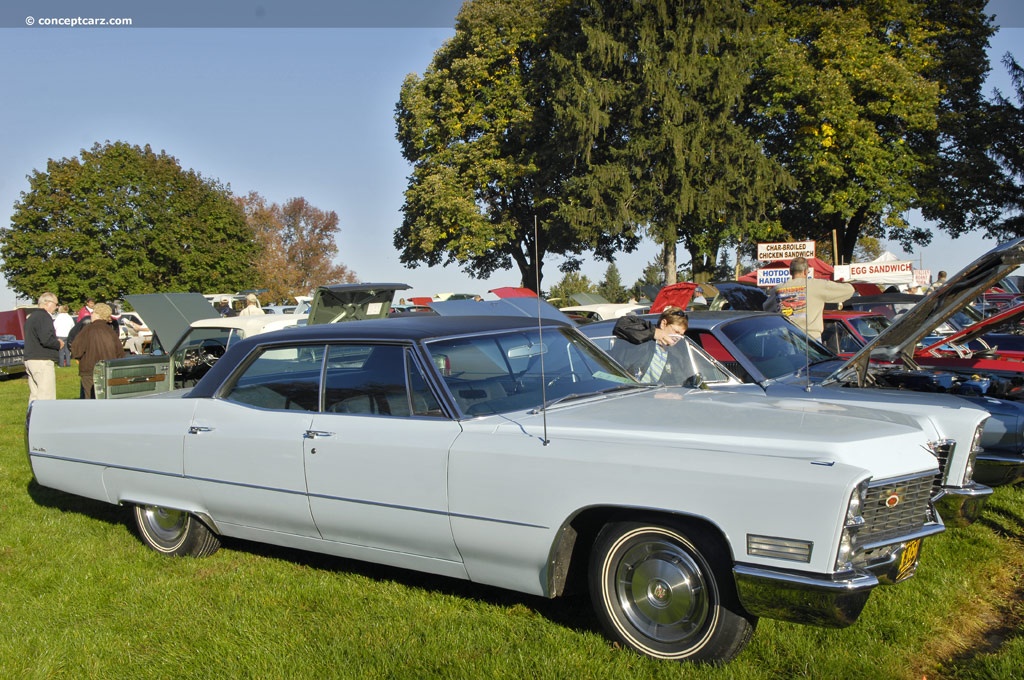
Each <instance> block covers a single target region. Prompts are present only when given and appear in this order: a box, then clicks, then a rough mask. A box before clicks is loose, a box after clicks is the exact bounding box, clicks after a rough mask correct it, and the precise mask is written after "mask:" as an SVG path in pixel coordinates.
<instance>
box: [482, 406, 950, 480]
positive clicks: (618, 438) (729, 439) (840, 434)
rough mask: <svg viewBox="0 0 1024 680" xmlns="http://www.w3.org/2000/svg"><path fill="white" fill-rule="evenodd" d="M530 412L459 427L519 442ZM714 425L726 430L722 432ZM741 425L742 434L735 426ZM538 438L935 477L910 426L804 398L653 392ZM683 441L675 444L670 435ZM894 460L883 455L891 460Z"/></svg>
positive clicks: (560, 411)
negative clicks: (928, 472) (739, 454)
mask: <svg viewBox="0 0 1024 680" xmlns="http://www.w3.org/2000/svg"><path fill="white" fill-rule="evenodd" d="M542 420H543V417H542V415H540V414H537V413H536V412H534V411H530V412H527V414H526V415H524V416H522V417H519V418H516V417H512V418H510V417H509V414H502V415H498V416H485V417H483V418H478V419H474V420H472V421H464V422H463V426H464V427H465V428H467V430H468V429H473V430H476V429H477V428H480V430H481V431H485V432H493V431H498V432H507V433H508V434H510V435H513V436H521V434H522V432H523V429H524V427H525V428H526V430H527V431H536V430H538V429H541V428H543V423H542ZM723 423H733V424H734V426H733V427H729V428H723ZM737 423H742V425H741V426H740V425H735V424H737ZM546 424H547V439H548V440H550V441H551V442H552V444H554V445H558V444H560V443H561V442H565V441H569V440H573V441H575V442H581V441H582V442H586V441H595V442H601V443H613V444H621V445H622V451H623V455H629V456H639V455H642V452H643V451H645V450H652V449H653V450H659V449H664V447H679V448H680V449H684V448H685V449H687V450H691V451H692V450H697V449H703V450H704V451H708V452H722V453H725V452H737V451H740V452H743V454H742V455H748V456H769V457H784V458H788V459H803V460H806V461H808V462H812V461H816V462H818V463H819V464H825V465H827V464H829V463H831V462H840V463H844V464H848V465H851V466H855V467H859V468H862V469H867V470H870V471H871V473H872V474H873V475H874V476H875V477H877V478H884V477H896V476H900V475H905V474H913V473H918V472H921V471H923V470H926V469H933V470H934V469H936V465H937V463H936V459H935V457H934V456H933V455H932V454H930V453H928V452H926V450H925V447H924V446H923V444H924V442H925V441H926V440H927V435H926V434H925V432H924V431H923V430H922V429H921V428H920V426H919V425H918V423H917V422H916V419H915V418H913V417H911V416H909V415H906V414H903V413H896V412H886V411H881V410H876V409H873V408H863V407H859V406H854V405H847V404H834V403H824V402H815V401H814V400H811V399H788V398H780V399H775V398H771V397H765V396H763V395H748V394H742V393H739V392H733V391H729V390H722V391H717V390H688V389H683V388H661V389H656V390H648V391H644V392H634V393H630V394H623V395H619V396H615V397H611V398H606V399H596V400H589V401H576V402H562V403H561V404H559V405H557V406H554V407H551V408H548V409H547V415H546ZM681 432H685V433H686V434H685V436H682V435H681V434H680V433H681ZM897 450H898V451H901V452H902V455H893V451H897Z"/></svg>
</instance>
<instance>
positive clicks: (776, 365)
mask: <svg viewBox="0 0 1024 680" xmlns="http://www.w3.org/2000/svg"><path fill="white" fill-rule="evenodd" d="M722 332H723V333H724V334H725V336H726V337H727V338H729V340H731V341H732V342H733V344H734V345H736V348H737V349H738V350H739V351H740V352H742V353H743V354H744V355H746V357H747V359H748V360H749V361H750V363H752V364H753V365H754V367H755V368H757V370H758V371H759V372H760V373H761V375H763V376H764V377H765V378H769V379H775V378H780V377H782V376H785V375H789V374H791V373H796V372H797V371H801V370H803V369H804V368H805V367H806V366H807V365H809V364H816V363H818V362H821V361H828V360H830V359H834V358H835V357H834V356H833V355H832V353H831V352H829V351H828V350H827V349H825V347H823V346H822V345H820V344H818V343H817V342H815V341H813V340H811V339H810V338H808V337H807V336H806V335H804V333H803V331H801V330H800V329H799V328H797V327H796V326H794V325H793V324H791V323H789V322H788V321H786V320H785V319H783V318H782V317H777V316H760V315H759V316H756V317H750V318H746V319H740V320H738V321H735V322H733V323H730V324H726V325H725V326H724V327H723V328H722Z"/></svg>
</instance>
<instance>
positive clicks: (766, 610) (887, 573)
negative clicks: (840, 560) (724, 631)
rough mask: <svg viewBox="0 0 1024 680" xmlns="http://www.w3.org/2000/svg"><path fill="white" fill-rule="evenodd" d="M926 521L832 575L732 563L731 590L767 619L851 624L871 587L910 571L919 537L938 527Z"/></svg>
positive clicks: (913, 568)
mask: <svg viewBox="0 0 1024 680" xmlns="http://www.w3.org/2000/svg"><path fill="white" fill-rule="evenodd" d="M943 529H944V527H943V526H942V525H928V526H926V527H924V528H922V529H921V530H919V531H917V532H915V534H914V535H912V536H907V537H905V540H903V541H902V542H899V543H893V544H890V546H888V547H886V549H885V550H884V555H880V556H879V557H877V558H875V559H873V560H872V561H871V562H870V564H869V565H867V566H864V567H860V568H855V569H852V570H850V571H847V572H843V573H841V574H835V575H832V576H826V575H820V574H808V573H806V572H796V571H789V570H784V569H772V568H770V567H760V566H753V565H748V564H737V565H735V566H734V567H733V570H732V571H733V576H734V578H735V580H736V593H737V595H738V596H739V599H740V604H742V605H743V608H744V609H746V610H747V612H749V613H751V614H753V615H755V616H763V617H765V618H768V619H777V620H779V621H788V622H790V623H803V624H809V625H814V626H823V627H827V628H845V627H846V626H849V625H851V624H852V623H854V622H855V621H856V620H857V618H858V617H859V616H860V613H861V610H863V609H864V605H865V604H866V603H867V601H868V596H869V595H871V590H872V589H873V588H875V586H879V585H890V584H893V583H898V582H900V581H903V580H905V579H907V578H910V577H911V576H913V575H914V572H915V571H916V569H917V560H918V558H919V556H920V548H921V541H922V540H923V539H924V537H925V536H930V535H932V534H936V533H939V532H940V531H943Z"/></svg>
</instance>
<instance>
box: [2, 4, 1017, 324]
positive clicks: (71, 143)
mask: <svg viewBox="0 0 1024 680" xmlns="http://www.w3.org/2000/svg"><path fill="white" fill-rule="evenodd" d="M206 4H207V3H203V2H199V0H182V1H181V2H178V3H167V6H165V7H161V8H159V12H160V13H159V14H156V13H155V12H157V10H155V9H152V8H147V9H144V10H142V11H140V10H139V5H140V3H137V2H128V1H127V0H122V1H118V0H78V1H77V2H74V1H71V0H63V1H57V2H50V3H41V2H38V1H36V2H30V1H29V0H13V1H12V0H8V2H5V6H4V7H3V8H2V9H0V63H2V64H3V65H4V66H3V68H2V69H0V92H3V93H4V100H5V105H4V106H2V107H0V129H2V130H3V131H4V133H3V136H2V137H0V140H2V141H0V218H2V219H5V220H6V219H9V217H8V216H9V215H10V214H11V213H12V212H13V206H14V203H15V202H16V201H17V200H18V199H19V196H20V194H21V192H23V191H27V190H28V181H27V179H26V177H27V175H29V174H30V173H31V172H32V171H33V170H36V169H40V170H41V169H44V168H45V166H46V162H47V160H48V159H51V158H55V159H56V158H65V157H71V156H75V155H77V154H78V153H79V152H80V150H81V149H83V148H86V149H87V148H90V147H91V146H92V145H93V144H94V143H96V142H104V141H106V140H110V141H115V140H122V141H126V142H128V143H131V144H138V145H145V144H149V145H151V146H152V147H153V148H154V149H156V150H164V151H166V152H167V153H169V154H171V155H172V156H174V157H176V158H177V159H178V160H179V162H180V163H181V165H182V166H183V167H185V168H191V169H194V170H196V171H198V172H200V173H202V174H203V175H204V176H206V177H211V178H216V179H218V180H220V181H222V182H224V183H226V184H229V185H230V186H231V189H232V190H233V191H234V192H235V193H236V194H245V193H248V192H249V191H256V192H258V193H259V194H261V195H263V196H264V197H265V198H267V199H268V200H269V201H273V202H277V203H281V202H284V201H287V200H288V199H289V198H292V197H296V196H303V197H305V198H306V199H307V200H309V201H310V202H311V203H312V204H313V205H315V206H316V207H318V208H320V209H323V210H333V211H335V212H337V213H338V216H339V218H340V227H341V231H340V235H339V237H338V247H339V256H338V260H339V261H340V262H341V263H343V264H345V265H346V266H348V267H349V268H350V269H352V270H353V271H354V272H355V273H356V275H357V276H358V277H359V278H360V279H361V280H363V281H403V282H406V283H408V284H410V285H411V286H412V287H413V290H412V291H410V293H411V294H414V295H432V294H434V293H438V292H454V291H458V292H480V293H484V292H485V291H486V290H488V289H490V288H495V287H498V286H506V285H518V283H519V275H518V271H517V270H515V269H513V270H510V271H508V272H499V273H496V274H495V275H493V276H492V277H491V278H490V279H489V280H486V281H479V280H474V279H471V278H469V277H468V276H467V275H465V274H463V273H462V272H461V271H459V270H458V269H457V268H456V267H449V268H446V269H443V268H426V267H419V268H417V269H406V268H404V267H402V265H401V264H400V263H399V261H398V253H397V251H396V250H395V249H394V247H393V246H392V234H393V232H394V229H395V228H396V227H397V226H398V225H399V224H400V221H401V215H400V209H401V205H402V193H403V191H404V189H405V186H406V177H407V175H408V173H409V167H408V165H407V163H406V162H405V161H404V159H402V157H401V153H400V150H399V146H398V143H397V142H396V141H395V127H394V119H393V114H394V106H395V102H396V101H397V99H398V92H399V87H400V85H401V82H402V79H403V78H404V77H405V76H406V74H408V73H413V72H415V73H422V72H423V70H424V69H425V68H426V67H427V65H428V64H429V63H430V59H431V57H432V56H433V54H434V52H435V51H436V50H437V49H438V48H439V47H440V46H441V45H442V43H443V42H444V40H446V39H447V38H449V37H450V36H451V35H452V34H453V26H454V17H455V14H456V12H457V10H458V7H459V2H458V1H457V0H376V2H375V3H365V2H361V3H354V2H347V1H342V2H337V3H335V4H334V6H332V7H331V8H328V9H323V8H322V7H321V6H319V5H318V4H316V3H306V2H296V1H295V0H292V1H291V2H286V1H285V0H264V1H263V2H245V1H241V2H234V3H232V2H227V3H225V2H220V3H209V4H210V5H211V6H214V7H219V8H231V10H233V11H228V10H227V9H221V10H220V11H218V12H215V13H213V14H211V12H210V10H208V9H207V8H206ZM998 5H1002V6H1006V7H1007V8H1008V10H1007V12H1006V13H1005V14H1004V16H1007V17H1010V14H1011V13H1016V14H1021V12H1018V11H1017V9H1014V8H1015V5H1013V0H1006V2H1005V3H993V4H992V5H990V7H992V6H998ZM367 7H369V8H371V9H367ZM995 11H998V7H997V10H995ZM145 12H150V14H149V15H146V14H145ZM29 16H32V17H33V25H32V26H31V27H30V26H27V25H26V23H27V21H26V17H29ZM82 16H96V17H125V16H129V17H133V24H134V25H133V26H132V27H131V28H100V27H84V26H79V27H75V28H72V27H63V28H61V27H53V28H44V27H41V26H39V25H38V23H39V20H40V18H44V19H45V18H54V17H82ZM1018 19H1019V17H1017V16H1014V17H1011V18H1010V19H1009V20H1004V22H1003V25H1007V24H1015V25H1014V26H1013V27H1012V28H1007V29H1003V30H1001V31H1000V33H999V34H998V35H997V37H996V39H995V40H993V44H992V49H991V53H992V55H993V61H994V62H996V64H995V66H994V68H993V72H994V76H998V77H1000V78H1002V79H1003V80H1002V81H998V82H996V83H995V84H998V85H999V86H1000V87H1002V88H1003V89H1004V91H1007V90H1008V84H1007V83H1006V81H1005V75H1004V74H1003V69H1002V67H1001V66H999V65H998V59H999V57H1000V56H1001V55H1002V54H1003V53H1005V52H1007V51H1011V52H1012V51H1014V50H1015V49H1016V47H1017V44H1018V43H1019V41H1020V39H1021V38H1022V37H1024V28H1021V26H1024V21H1018ZM288 24H295V25H298V26H300V27H299V28H295V27H288V26H287V25H288ZM245 25H254V26H261V27H259V28H234V27H233V26H245ZM308 26H323V27H318V28H306V27H308ZM992 245H994V243H993V242H992V241H985V240H982V239H980V238H979V237H965V238H961V239H959V240H957V241H951V240H949V239H948V237H944V236H937V237H936V239H935V241H934V242H933V245H932V246H929V247H928V248H925V249H923V251H917V252H915V253H913V254H912V255H913V258H914V259H915V260H919V261H921V262H922V263H923V266H924V267H925V268H930V269H932V270H933V271H935V270H938V269H946V270H948V271H950V272H951V273H952V272H953V271H956V270H958V269H960V268H961V267H962V266H964V265H965V264H967V263H968V262H969V261H970V260H971V259H973V258H974V257H976V256H977V255H980V254H981V253H982V252H984V251H985V250H987V249H988V248H990V247H991V246H992ZM655 252H656V249H655V248H654V246H653V245H651V244H649V243H647V244H644V246H643V247H642V248H641V249H640V251H639V252H637V253H635V254H631V255H624V256H622V257H621V258H619V260H618V267H619V270H620V272H621V274H622V278H623V280H624V281H626V282H631V281H633V280H635V279H636V278H637V277H638V276H639V275H640V272H641V270H642V268H643V267H644V265H645V264H647V263H648V262H650V261H651V260H652V259H653V258H654V256H655ZM894 252H896V253H897V254H900V251H899V249H898V248H896V249H895V251H894ZM680 255H681V256H684V253H682V252H680ZM908 257H909V256H908ZM559 262H560V260H559V258H555V257H550V258H547V259H546V260H545V275H546V278H545V279H544V282H543V287H545V288H548V287H550V286H551V285H553V284H554V283H556V282H557V281H558V280H559V279H560V278H561V274H560V273H559V272H558V271H557V266H558V264H559ZM606 268H607V265H606V264H605V263H597V262H592V263H590V264H588V265H587V267H586V268H585V270H584V273H585V274H587V275H588V276H589V277H590V278H591V279H592V280H594V281H595V282H596V281H598V280H600V279H601V278H603V275H604V272H605V269H606ZM3 284H4V282H3V281H2V279H0V309H9V308H11V307H12V306H14V304H15V302H16V301H15V295H14V293H13V292H11V291H10V290H9V289H7V288H6V286H5V285H3ZM40 292H41V291H40ZM57 292H58V294H59V291H57Z"/></svg>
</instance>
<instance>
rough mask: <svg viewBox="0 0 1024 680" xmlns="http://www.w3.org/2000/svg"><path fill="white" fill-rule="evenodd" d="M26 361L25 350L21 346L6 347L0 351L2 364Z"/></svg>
mask: <svg viewBox="0 0 1024 680" xmlns="http://www.w3.org/2000/svg"><path fill="white" fill-rule="evenodd" d="M24 361H25V351H24V350H23V349H21V348H18V349H5V350H2V351H0V364H3V365H4V366H8V365H11V364H20V363H24Z"/></svg>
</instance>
